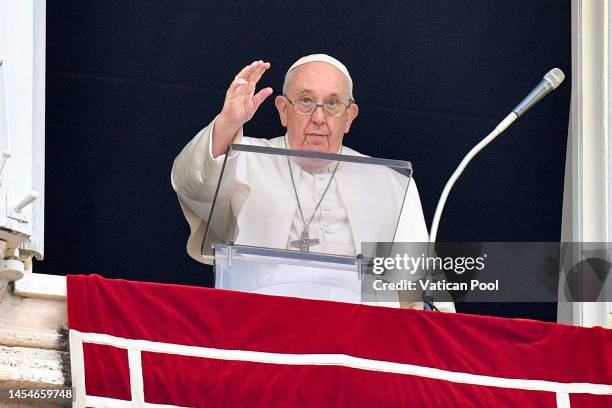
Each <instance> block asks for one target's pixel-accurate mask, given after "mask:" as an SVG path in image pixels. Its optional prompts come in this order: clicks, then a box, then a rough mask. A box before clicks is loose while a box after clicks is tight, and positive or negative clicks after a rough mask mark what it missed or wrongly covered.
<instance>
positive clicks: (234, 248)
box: [202, 145, 412, 303]
mask: <svg viewBox="0 0 612 408" xmlns="http://www.w3.org/2000/svg"><path fill="white" fill-rule="evenodd" d="M207 176H208V177H209V176H210V175H207ZM411 176H412V166H411V164H410V162H407V161H399V160H389V159H375V158H371V157H366V156H357V155H349V154H346V153H344V154H328V153H314V152H304V151H295V150H287V149H279V148H270V147H262V146H253V145H231V146H230V149H229V151H228V154H227V155H226V157H225V161H224V163H223V167H222V169H221V171H220V174H219V175H218V183H217V185H216V190H215V191H212V190H211V191H209V192H207V196H210V215H209V218H208V225H207V228H206V232H205V235H204V240H203V242H202V256H203V257H204V258H207V259H211V258H212V259H213V265H214V273H215V287H217V288H223V289H232V290H240V291H245V292H254V293H262V294H270V295H284V296H294V297H301V298H308V299H321V300H336V301H342V302H350V303H360V302H367V303H374V302H376V300H375V299H363V297H362V295H361V284H362V278H363V276H364V275H363V274H362V273H361V271H362V266H363V259H367V258H368V254H364V253H362V251H363V250H362V245H361V244H362V243H365V242H392V241H393V240H394V238H396V237H397V234H398V232H399V230H398V225H400V229H401V218H403V217H402V208H403V207H404V205H405V201H406V196H407V192H408V186H409V184H410V180H411ZM298 202H299V206H298ZM300 210H301V213H302V214H303V216H302V215H300ZM313 214H314V215H313ZM368 247H371V245H368ZM364 248H365V247H364Z"/></svg>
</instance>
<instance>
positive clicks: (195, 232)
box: [170, 118, 242, 263]
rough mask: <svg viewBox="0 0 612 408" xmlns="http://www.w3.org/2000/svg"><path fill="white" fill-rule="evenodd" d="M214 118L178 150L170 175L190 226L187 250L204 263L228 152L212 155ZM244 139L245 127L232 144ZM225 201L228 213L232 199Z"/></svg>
mask: <svg viewBox="0 0 612 408" xmlns="http://www.w3.org/2000/svg"><path fill="white" fill-rule="evenodd" d="M215 120H216V118H215ZM215 120H213V121H212V122H211V123H210V124H209V125H208V126H206V127H205V128H204V129H202V130H201V131H200V132H199V133H198V134H197V135H196V136H195V137H194V138H193V139H192V140H191V141H190V142H189V143H188V144H187V145H186V146H185V147H184V148H183V150H182V151H181V152H180V153H179V155H178V156H177V157H176V159H175V160H174V164H173V166H172V173H171V177H170V179H171V183H172V188H173V189H174V191H176V194H177V196H178V200H179V203H180V205H181V209H182V210H183V214H184V215H185V218H186V219H187V222H188V223H189V227H190V229H191V234H190V236H189V240H188V241H187V253H188V254H189V256H191V257H192V258H193V259H195V260H196V261H198V262H203V263H209V262H207V260H205V259H203V258H202V254H201V251H200V247H201V245H202V240H203V239H204V233H205V232H206V225H207V221H208V216H209V214H210V209H211V206H212V202H213V199H214V196H215V191H216V188H217V183H218V181H219V177H220V175H221V170H222V168H223V162H224V160H225V155H221V156H219V157H217V158H213V156H212V134H213V131H214V125H215ZM241 140H242V128H240V130H239V131H238V133H237V134H236V137H235V139H234V140H233V142H232V143H240V141H241ZM226 204H227V205H226V206H227V209H226V211H225V212H229V200H227V203H226ZM215 211H216V210H215ZM220 212H221V210H220Z"/></svg>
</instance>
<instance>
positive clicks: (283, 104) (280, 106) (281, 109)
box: [274, 95, 287, 127]
mask: <svg viewBox="0 0 612 408" xmlns="http://www.w3.org/2000/svg"><path fill="white" fill-rule="evenodd" d="M274 106H276V109H277V110H278V116H280V121H281V125H283V127H287V99H285V97H284V96H282V95H278V96H277V97H276V98H275V99H274Z"/></svg>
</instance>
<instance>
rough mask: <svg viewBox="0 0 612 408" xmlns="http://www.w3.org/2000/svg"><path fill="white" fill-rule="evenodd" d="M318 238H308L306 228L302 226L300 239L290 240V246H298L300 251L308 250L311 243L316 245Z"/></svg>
mask: <svg viewBox="0 0 612 408" xmlns="http://www.w3.org/2000/svg"><path fill="white" fill-rule="evenodd" d="M318 244H319V240H318V239H317V238H312V239H311V238H310V236H309V234H308V229H306V228H304V231H302V237H301V238H300V239H296V240H295V241H291V248H299V249H300V251H302V252H308V251H310V246H311V245H318Z"/></svg>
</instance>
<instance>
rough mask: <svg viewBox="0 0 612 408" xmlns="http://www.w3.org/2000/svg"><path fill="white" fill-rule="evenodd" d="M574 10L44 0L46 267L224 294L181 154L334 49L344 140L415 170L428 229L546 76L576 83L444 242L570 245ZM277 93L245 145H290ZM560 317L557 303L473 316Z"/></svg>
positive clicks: (524, 3)
mask: <svg viewBox="0 0 612 408" xmlns="http://www.w3.org/2000/svg"><path fill="white" fill-rule="evenodd" d="M570 51H571V49H570V1H569V0H565V1H559V0H512V1H507V2H492V1H489V0H479V1H440V0H437V1H431V0H428V1H425V0H421V1H414V0H412V1H401V2H355V1H350V2H349V1H336V2H320V1H309V2H292V1H287V2H274V3H272V2H246V1H233V0H229V1H223V2H204V1H200V2H196V1H158V0H149V1H135V0H131V1H104V2H102V1H98V2H65V1H54V0H48V1H47V101H46V109H47V113H46V114H47V128H46V164H47V167H46V169H47V171H46V174H47V178H46V183H47V184H46V194H47V195H46V216H45V217H46V222H47V224H46V254H45V260H44V261H42V262H38V263H37V265H36V266H35V268H36V271H37V272H41V273H55V274H74V273H87V274H89V273H99V274H101V275H103V276H106V277H123V278H127V279H134V280H145V281H156V282H173V283H181V284H191V285H211V284H212V279H211V278H212V275H211V272H210V269H209V268H208V269H207V268H206V267H205V266H202V265H200V264H198V263H196V262H195V261H192V260H191V259H190V258H189V257H188V256H187V254H186V253H185V244H186V240H187V237H188V226H187V223H186V222H185V220H184V218H183V215H182V213H181V211H180V208H179V205H178V202H177V199H176V196H175V194H174V192H173V191H172V188H171V185H170V169H171V166H172V162H173V159H174V157H175V156H176V155H177V153H178V152H179V151H180V149H181V148H182V147H183V146H184V145H185V144H186V143H187V142H188V141H189V140H190V139H191V138H192V137H193V136H194V135H195V133H196V132H197V131H198V130H200V129H201V128H202V127H204V126H205V125H206V124H208V122H209V121H210V120H211V119H212V118H213V117H214V116H215V114H216V113H218V112H219V110H220V109H221V106H222V103H223V98H224V95H225V89H226V86H227V85H228V84H229V82H230V81H231V80H232V79H233V77H234V75H235V74H236V73H237V72H238V71H239V70H240V68H241V67H243V66H244V65H246V64H248V63H250V62H251V61H253V60H255V59H264V60H268V61H271V62H272V68H271V70H270V71H269V72H268V73H267V74H266V75H265V77H264V78H263V79H262V81H261V84H262V85H263V86H272V87H273V88H274V90H275V92H276V93H278V92H280V90H281V87H282V79H283V76H284V73H285V70H286V69H287V68H288V67H289V65H290V64H291V63H292V62H294V61H295V60H296V59H297V58H299V57H301V56H303V55H306V54H311V53H319V52H323V53H328V54H330V55H333V56H335V57H337V58H338V59H340V60H341V61H343V62H344V63H345V64H346V65H347V67H348V68H349V70H350V72H351V75H352V77H353V80H354V83H355V97H356V99H357V101H358V103H359V106H360V116H359V118H358V119H357V121H356V122H355V123H354V126H353V128H352V130H351V132H350V134H349V135H347V137H346V138H345V142H346V144H347V145H348V146H350V147H352V148H354V149H356V150H358V151H361V152H363V153H366V154H369V155H372V156H375V157H386V158H394V159H405V160H410V161H412V163H413V166H414V178H415V180H416V182H417V183H418V186H419V189H420V193H421V199H422V203H423V208H424V212H425V217H426V219H427V223H428V225H429V224H430V223H431V219H432V217H433V212H434V209H435V206H436V203H437V200H438V197H439V195H440V193H441V191H442V188H443V186H444V183H445V182H446V180H447V179H448V177H449V176H450V175H451V173H452V171H453V170H454V169H455V167H456V166H457V165H458V163H459V161H460V160H461V158H462V157H463V155H464V154H465V153H466V152H467V151H468V150H469V148H470V147H471V146H473V145H474V144H476V143H477V142H478V141H479V140H480V139H481V138H483V137H484V136H485V135H486V134H487V133H488V132H489V131H491V130H492V129H493V128H494V127H495V125H496V124H497V123H498V122H499V121H500V120H501V119H502V118H503V117H504V116H506V115H507V113H509V111H510V109H512V108H513V107H514V106H515V104H516V103H518V102H519V101H520V100H521V99H522V98H523V96H525V94H526V93H527V92H528V91H529V90H530V89H531V88H532V86H534V85H535V84H536V83H537V82H538V81H539V80H540V79H541V77H542V76H543V74H544V73H545V72H547V71H548V70H549V69H551V68H553V67H555V66H557V67H559V68H561V69H562V70H563V71H564V72H565V73H566V75H567V77H568V80H567V81H566V83H565V84H563V86H562V87H561V88H560V89H559V90H558V91H557V92H556V93H554V94H552V95H550V96H548V97H547V98H546V99H545V100H543V101H542V102H541V103H540V105H538V106H536V107H535V108H534V109H533V110H532V111H530V112H529V113H528V114H527V115H526V116H524V117H523V118H522V119H521V120H520V122H517V123H516V124H515V125H514V126H512V127H511V128H510V129H509V130H508V131H507V132H506V133H505V134H504V135H503V136H502V137H500V138H499V139H498V140H497V141H495V142H494V143H493V144H492V145H491V146H489V147H488V148H487V149H486V150H485V151H484V152H483V153H482V154H481V155H480V156H479V157H477V158H476V159H475V160H474V161H473V162H472V164H471V165H470V167H469V168H468V169H467V171H466V172H465V174H464V176H463V178H462V179H461V180H460V181H459V183H458V184H457V185H456V186H455V189H454V190H453V192H452V193H451V196H450V198H449V201H448V204H447V207H446V210H445V213H444V217H443V220H442V224H441V227H440V230H439V235H438V237H439V240H440V241H558V240H559V238H560V229H561V227H560V225H561V205H562V189H563V173H564V163H565V144H566V137H567V127H568V112H569V101H570V83H569V76H570V75H571V72H570V66H571V62H570ZM282 133H283V129H282V128H281V126H280V124H279V121H278V117H277V115H276V113H275V110H274V106H273V102H272V98H269V100H268V101H266V103H265V104H264V105H263V106H262V107H261V108H260V110H259V112H258V113H257V114H256V116H255V117H254V118H253V120H252V121H251V122H249V123H248V124H247V125H246V134H247V135H251V136H258V137H267V138H271V137H275V136H278V135H281V134H282ZM458 308H459V310H461V311H466V312H473V313H484V314H494V315H502V316H522V317H532V318H537V319H543V320H554V319H555V310H556V306H555V305H554V304H529V305H524V304H523V305H491V304H480V305H459V307H458Z"/></svg>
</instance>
